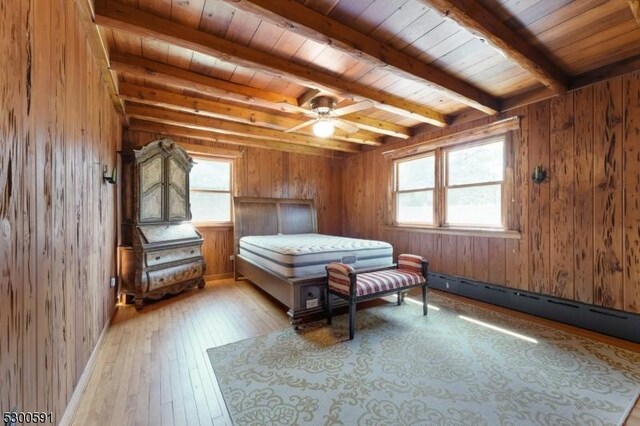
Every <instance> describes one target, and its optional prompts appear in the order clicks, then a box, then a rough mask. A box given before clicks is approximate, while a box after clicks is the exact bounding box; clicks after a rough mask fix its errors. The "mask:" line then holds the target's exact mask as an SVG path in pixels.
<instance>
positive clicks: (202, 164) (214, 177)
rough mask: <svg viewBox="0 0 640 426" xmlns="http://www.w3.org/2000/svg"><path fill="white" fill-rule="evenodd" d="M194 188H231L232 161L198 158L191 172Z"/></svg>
mask: <svg viewBox="0 0 640 426" xmlns="http://www.w3.org/2000/svg"><path fill="white" fill-rule="evenodd" d="M189 186H190V187H191V188H192V189H215V190H219V191H229V190H231V163H229V162H228V161H211V160H202V159H197V160H196V161H195V164H194V165H193V168H192V169H191V173H190V174H189Z"/></svg>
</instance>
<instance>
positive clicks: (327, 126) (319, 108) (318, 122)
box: [285, 96, 373, 138]
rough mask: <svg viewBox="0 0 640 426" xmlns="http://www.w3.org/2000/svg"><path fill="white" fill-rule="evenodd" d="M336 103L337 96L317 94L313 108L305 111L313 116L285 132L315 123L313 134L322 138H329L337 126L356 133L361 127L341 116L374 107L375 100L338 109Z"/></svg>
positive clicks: (313, 100) (310, 104)
mask: <svg viewBox="0 0 640 426" xmlns="http://www.w3.org/2000/svg"><path fill="white" fill-rule="evenodd" d="M336 104H337V101H336V98H334V97H332V96H316V97H315V98H313V99H311V101H309V106H310V108H311V109H310V110H308V111H307V112H305V114H307V115H310V116H312V117H313V118H312V119H311V120H307V121H305V122H304V123H300V124H298V125H297V126H294V127H291V128H290V129H287V130H285V132H287V133H288V132H295V131H296V130H300V129H302V128H304V127H307V126H311V125H313V128H312V129H313V134H314V135H316V136H318V137H320V138H327V137H330V136H331V135H333V132H334V129H335V127H337V128H339V129H342V130H344V131H345V132H347V133H348V134H350V133H355V132H357V131H358V130H360V129H359V128H358V127H357V126H355V125H353V124H351V123H349V122H348V121H346V120H343V119H340V118H339V117H341V116H343V115H347V114H351V113H354V112H357V111H362V110H364V109H369V108H372V107H373V102H371V101H362V102H358V103H355V104H353V105H349V106H346V107H343V108H338V109H336Z"/></svg>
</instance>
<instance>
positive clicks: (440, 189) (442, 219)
mask: <svg viewBox="0 0 640 426" xmlns="http://www.w3.org/2000/svg"><path fill="white" fill-rule="evenodd" d="M499 136H502V137H503V140H504V143H503V149H504V151H503V174H502V180H501V181H487V182H482V183H477V184H475V183H473V184H460V185H452V186H446V184H447V180H448V175H447V173H446V167H447V161H448V158H447V154H448V153H449V152H451V151H455V150H459V149H465V148H470V147H473V146H481V145H484V144H489V143H491V140H495V139H496V138H497V137H499ZM512 145H513V137H512V131H510V130H509V131H504V132H501V133H493V134H490V135H482V136H478V137H477V138H476V139H474V140H471V141H470V140H468V139H467V140H463V141H461V142H460V143H449V144H447V145H445V146H435V147H433V148H432V149H431V150H426V149H424V148H423V149H421V150H420V152H419V153H418V154H414V155H409V156H406V157H395V158H393V159H392V161H391V167H392V174H391V177H392V179H393V181H392V183H391V190H392V194H391V196H392V201H393V202H392V208H391V209H390V213H391V215H392V217H391V218H390V219H391V220H390V221H389V222H387V223H390V225H386V227H387V228H395V229H407V230H418V231H419V230H422V231H423V232H427V233H442V234H454V235H475V236H488V237H502V238H520V233H519V231H518V230H517V229H515V226H513V225H514V224H513V223H510V217H511V216H512V212H511V210H512V209H514V208H515V206H514V205H513V201H514V200H513V199H511V200H510V199H509V198H510V196H512V194H513V191H514V189H515V182H514V178H513V170H511V169H512V168H513V160H514V159H513V158H511V156H512V155H513V150H512ZM428 155H433V156H434V157H435V173H436V176H435V188H434V189H433V191H434V223H433V224H428V223H425V222H417V223H409V222H398V221H397V202H398V201H397V195H396V194H397V192H398V191H397V187H398V176H397V174H398V167H397V165H398V164H399V163H400V162H404V161H411V160H414V159H418V158H421V157H424V156H428ZM496 184H500V185H501V188H500V195H501V225H500V226H494V225H480V224H452V223H446V208H447V204H446V201H447V200H446V196H447V189H450V188H459V187H480V186H488V185H496Z"/></svg>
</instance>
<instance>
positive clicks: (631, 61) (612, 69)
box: [454, 55, 640, 123]
mask: <svg viewBox="0 0 640 426" xmlns="http://www.w3.org/2000/svg"><path fill="white" fill-rule="evenodd" d="M639 70H640V55H636V56H632V57H630V58H627V59H623V60H621V61H618V62H614V63H613V64H609V65H605V66H603V67H600V68H596V69H595V70H591V71H587V72H586V73H584V74H580V75H577V76H575V77H572V79H571V85H570V86H569V90H568V91H569V92H572V91H574V90H578V89H580V88H582V87H586V86H590V85H592V84H596V83H599V82H601V81H605V80H609V79H611V78H615V77H619V76H621V75H624V74H628V73H631V72H636V71H639ZM556 95H557V94H556V93H554V92H553V91H552V90H550V89H547V88H546V87H541V88H536V89H533V90H530V91H528V92H525V93H521V94H519V95H516V96H512V97H510V98H507V99H505V100H503V101H502V110H503V111H509V110H511V109H514V108H518V107H521V106H525V105H530V104H533V103H536V102H540V101H543V100H545V99H550V98H553V97H554V96H556ZM457 121H458V120H457V119H454V123H455V122H457Z"/></svg>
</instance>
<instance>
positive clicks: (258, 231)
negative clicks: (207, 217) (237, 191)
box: [233, 197, 318, 254]
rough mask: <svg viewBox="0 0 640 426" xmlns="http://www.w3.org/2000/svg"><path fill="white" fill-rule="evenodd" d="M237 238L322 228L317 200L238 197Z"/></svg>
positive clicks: (300, 232) (234, 201) (236, 239)
mask: <svg viewBox="0 0 640 426" xmlns="http://www.w3.org/2000/svg"><path fill="white" fill-rule="evenodd" d="M233 210H234V217H235V223H234V227H233V229H234V232H233V233H234V239H235V249H236V250H235V251H236V254H237V253H238V241H239V240H240V238H242V237H244V236H246V235H276V234H307V233H316V232H318V219H317V215H316V208H315V205H314V204H313V200H298V199H292V198H255V197H234V198H233Z"/></svg>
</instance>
